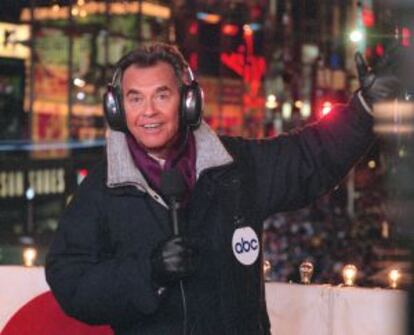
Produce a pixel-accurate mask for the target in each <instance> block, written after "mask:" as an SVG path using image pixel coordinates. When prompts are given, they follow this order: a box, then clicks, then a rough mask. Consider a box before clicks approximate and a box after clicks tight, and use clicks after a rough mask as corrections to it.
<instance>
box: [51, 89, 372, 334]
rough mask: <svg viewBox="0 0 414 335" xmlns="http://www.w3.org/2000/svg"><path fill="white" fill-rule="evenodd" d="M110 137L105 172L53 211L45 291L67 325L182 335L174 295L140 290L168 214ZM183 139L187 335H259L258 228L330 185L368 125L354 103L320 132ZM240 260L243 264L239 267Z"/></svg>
mask: <svg viewBox="0 0 414 335" xmlns="http://www.w3.org/2000/svg"><path fill="white" fill-rule="evenodd" d="M115 135H116V136H115ZM115 135H114V134H112V135H111V136H115V137H117V140H115V141H113V138H112V139H111V136H110V139H109V143H108V157H109V158H108V159H109V161H108V164H107V163H106V162H103V163H101V164H99V165H98V166H97V167H96V169H95V170H94V171H93V172H92V173H90V174H89V175H88V177H87V178H86V179H85V180H84V182H83V183H82V184H81V185H80V187H79V190H78V192H77V193H76V195H75V196H74V198H73V200H72V201H71V203H70V204H69V206H68V207H67V209H66V210H65V213H64V215H63V217H62V220H61V222H60V225H59V229H58V231H57V233H56V238H55V240H54V243H53V244H52V245H51V248H50V251H49V254H48V257H47V264H46V275H47V281H48V283H49V285H50V287H51V288H52V291H53V292H54V294H55V296H56V298H57V300H58V302H59V303H60V304H61V306H62V307H63V309H64V310H65V311H66V312H67V313H68V314H69V315H71V316H73V317H75V318H77V319H79V320H82V321H85V322H87V323H90V324H110V325H111V326H112V327H113V328H114V330H115V332H116V334H122V335H129V334H137V335H138V334H174V335H175V334H183V325H184V316H183V307H182V305H183V297H182V292H181V291H180V287H179V285H176V286H173V287H168V288H167V289H166V290H165V291H164V292H163V293H161V294H159V292H158V291H157V288H156V287H154V286H153V284H152V282H151V278H150V272H151V271H150V262H149V259H150V254H151V251H152V250H153V248H154V247H155V246H156V245H157V244H158V243H159V242H160V241H162V240H164V239H166V238H167V237H168V236H170V235H171V227H170V223H169V216H168V209H167V208H166V206H165V205H164V203H163V200H162V199H161V198H160V197H159V196H158V195H157V194H156V192H154V191H153V190H151V189H149V187H148V185H146V183H145V181H142V179H140V178H141V177H142V176H141V177H140V176H139V174H138V177H137V175H134V174H135V173H136V171H135V170H136V169H135V168H134V167H132V166H131V164H133V163H132V161H131V160H129V158H128V150H127V148H126V146H125V142H124V139H123V136H124V135H123V134H121V133H118V134H116V133H115ZM195 137H196V148H197V174H198V178H197V182H196V186H195V189H194V191H193V193H192V195H191V199H190V200H189V203H188V205H187V207H186V209H185V210H182V212H181V213H180V215H181V219H182V220H181V227H180V229H181V231H182V232H183V233H184V234H187V235H190V236H192V237H194V238H196V239H197V240H198V243H199V249H200V255H201V262H200V264H199V266H198V268H197V271H196V273H195V274H194V275H193V276H192V277H191V278H188V279H187V280H184V285H183V286H184V299H185V304H186V309H187V317H186V322H185V324H186V325H185V326H186V327H187V330H188V331H187V334H194V335H209V334H215V335H217V334H223V335H224V334H226V335H227V334H235V335H236V334H237V335H243V334H246V335H247V334H270V325H269V320H268V316H267V312H266V304H265V299H264V284H263V278H262V256H261V252H259V250H260V248H261V245H260V242H261V241H260V240H261V234H262V222H263V221H264V219H265V218H267V217H268V216H269V215H270V214H273V213H275V212H279V211H286V210H293V209H298V208H301V207H303V206H305V205H307V204H309V203H310V202H311V201H313V200H314V199H316V198H317V197H319V196H321V195H322V194H323V193H324V192H326V191H328V190H330V189H331V188H332V187H334V186H335V185H336V184H337V183H338V182H340V181H341V179H342V178H343V177H344V176H345V175H346V173H347V172H348V170H349V169H350V168H351V167H352V165H353V164H354V163H355V162H356V160H357V159H358V158H359V157H361V155H362V154H363V153H364V152H365V151H366V150H367V148H368V146H369V144H370V143H371V142H372V140H373V134H372V117H371V116H370V115H369V114H368V113H367V112H365V110H364V109H363V107H362V106H361V104H360V102H359V100H358V98H357V97H354V98H353V100H352V101H351V103H350V104H349V106H345V107H342V108H337V109H336V110H334V111H332V112H331V113H330V114H329V115H328V116H327V117H325V118H324V119H323V120H322V121H321V122H319V123H317V124H314V125H311V126H307V127H305V128H303V129H302V130H299V131H295V132H292V133H291V134H288V135H281V136H279V137H277V138H273V139H264V140H246V139H242V138H229V137H222V138H221V139H220V140H219V139H218V138H217V137H216V136H215V135H214V134H213V133H212V132H211V131H210V130H209V129H208V127H207V126H206V125H202V126H201V128H200V129H199V130H197V131H195ZM111 141H112V142H111ZM111 143H112V144H111ZM120 143H121V144H120ZM222 144H223V145H224V147H223V145H222ZM224 148H225V150H224ZM123 155H124V156H123ZM127 160H129V161H128V162H126V161H127ZM211 160H213V163H211ZM206 161H208V162H207V163H206ZM243 227H244V228H243ZM245 227H250V228H251V229H250V228H245ZM238 229H239V230H238ZM235 231H238V232H239V233H240V232H241V233H242V235H240V234H236V235H235ZM252 231H254V233H252ZM243 234H245V235H243ZM252 234H253V235H252ZM254 235H256V236H257V239H256V238H255V236H254ZM240 236H241V237H240ZM252 236H253V237H252ZM260 251H261V250H260ZM249 253H251V254H249ZM247 254H249V255H252V257H253V258H252V259H250V260H247V261H245V260H244V261H243V259H242V258H240V257H244V256H246V255H247ZM257 254H258V256H257V258H256V256H255V255H257ZM243 262H244V263H246V262H247V263H249V262H253V263H252V264H248V265H246V264H243ZM276 327H277V325H276Z"/></svg>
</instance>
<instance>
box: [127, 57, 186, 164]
mask: <svg viewBox="0 0 414 335" xmlns="http://www.w3.org/2000/svg"><path fill="white" fill-rule="evenodd" d="M121 84H122V96H123V103H124V109H125V114H126V121H127V127H128V129H129V131H130V132H131V134H132V135H133V136H134V138H135V140H136V141H137V142H138V143H140V144H141V145H142V146H143V147H144V148H145V150H147V152H148V153H150V154H153V155H155V156H157V157H159V158H165V157H166V154H167V152H168V150H169V149H170V147H171V145H172V144H173V143H174V141H175V140H176V138H177V136H178V128H179V112H178V109H179V104H180V88H179V83H178V79H177V77H176V75H175V72H174V69H173V68H172V66H171V65H169V64H168V63H165V62H158V63H157V64H156V65H153V66H150V67H137V66H135V65H131V66H130V67H128V68H127V69H126V70H125V71H124V73H123V77H122V83H121Z"/></svg>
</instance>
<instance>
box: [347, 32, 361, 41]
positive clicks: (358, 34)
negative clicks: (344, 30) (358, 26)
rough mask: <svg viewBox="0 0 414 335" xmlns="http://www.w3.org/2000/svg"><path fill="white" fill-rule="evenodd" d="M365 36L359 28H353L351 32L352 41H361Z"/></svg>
mask: <svg viewBox="0 0 414 335" xmlns="http://www.w3.org/2000/svg"><path fill="white" fill-rule="evenodd" d="M363 38H364V34H363V33H362V32H361V31H359V30H353V31H352V32H351V33H350V34H349V39H350V40H351V42H354V43H358V42H361V41H362V39H363Z"/></svg>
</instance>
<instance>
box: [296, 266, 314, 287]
mask: <svg viewBox="0 0 414 335" xmlns="http://www.w3.org/2000/svg"><path fill="white" fill-rule="evenodd" d="M299 273H300V281H301V283H302V284H306V285H307V284H310V283H311V279H312V275H313V264H312V263H311V262H309V261H304V262H302V263H301V264H300V266H299Z"/></svg>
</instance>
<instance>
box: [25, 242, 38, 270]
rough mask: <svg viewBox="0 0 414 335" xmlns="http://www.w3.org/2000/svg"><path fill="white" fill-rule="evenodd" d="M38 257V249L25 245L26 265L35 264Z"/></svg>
mask: <svg viewBox="0 0 414 335" xmlns="http://www.w3.org/2000/svg"><path fill="white" fill-rule="evenodd" d="M36 257H37V250H36V249H35V248H33V247H25V248H24V249H23V264H24V266H33V265H34V263H35V261H36Z"/></svg>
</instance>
